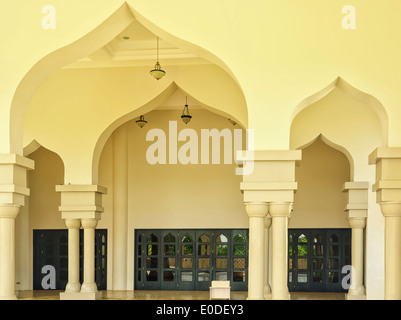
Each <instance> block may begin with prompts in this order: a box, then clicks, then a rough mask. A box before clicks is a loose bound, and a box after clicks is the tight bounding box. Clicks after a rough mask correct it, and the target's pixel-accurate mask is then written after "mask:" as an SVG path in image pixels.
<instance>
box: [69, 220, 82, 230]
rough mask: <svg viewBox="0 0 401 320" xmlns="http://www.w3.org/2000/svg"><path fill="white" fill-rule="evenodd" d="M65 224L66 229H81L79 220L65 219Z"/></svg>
mask: <svg viewBox="0 0 401 320" xmlns="http://www.w3.org/2000/svg"><path fill="white" fill-rule="evenodd" d="M65 224H66V226H67V229H79V228H80V227H81V220H80V219H70V218H67V219H65Z"/></svg>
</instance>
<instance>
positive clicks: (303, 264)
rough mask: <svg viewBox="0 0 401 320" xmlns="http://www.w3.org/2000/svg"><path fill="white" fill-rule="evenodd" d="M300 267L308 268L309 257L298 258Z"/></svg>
mask: <svg viewBox="0 0 401 320" xmlns="http://www.w3.org/2000/svg"><path fill="white" fill-rule="evenodd" d="M298 269H308V259H307V258H298Z"/></svg>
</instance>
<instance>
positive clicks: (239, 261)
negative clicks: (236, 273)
mask: <svg viewBox="0 0 401 320" xmlns="http://www.w3.org/2000/svg"><path fill="white" fill-rule="evenodd" d="M233 267H234V269H245V258H234V261H233Z"/></svg>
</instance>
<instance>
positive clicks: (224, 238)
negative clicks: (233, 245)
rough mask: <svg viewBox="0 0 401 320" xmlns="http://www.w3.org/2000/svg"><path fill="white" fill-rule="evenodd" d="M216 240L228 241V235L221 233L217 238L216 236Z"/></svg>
mask: <svg viewBox="0 0 401 320" xmlns="http://www.w3.org/2000/svg"><path fill="white" fill-rule="evenodd" d="M216 242H228V239H227V237H226V236H225V235H224V234H220V235H219V236H218V237H217V238H216Z"/></svg>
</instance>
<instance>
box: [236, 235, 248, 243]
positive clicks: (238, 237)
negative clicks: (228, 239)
mask: <svg viewBox="0 0 401 320" xmlns="http://www.w3.org/2000/svg"><path fill="white" fill-rule="evenodd" d="M234 242H246V240H245V237H244V236H243V235H242V234H237V235H235V236H234Z"/></svg>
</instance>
